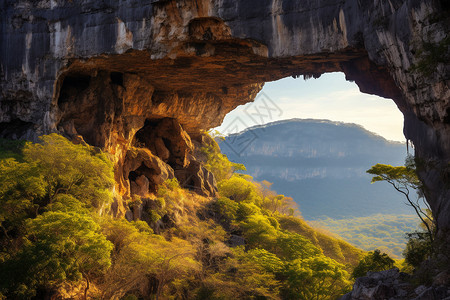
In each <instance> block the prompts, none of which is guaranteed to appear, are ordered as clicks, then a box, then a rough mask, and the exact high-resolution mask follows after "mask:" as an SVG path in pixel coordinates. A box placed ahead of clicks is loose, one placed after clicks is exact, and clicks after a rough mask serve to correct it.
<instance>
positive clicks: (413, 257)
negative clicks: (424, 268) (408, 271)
mask: <svg viewBox="0 0 450 300" xmlns="http://www.w3.org/2000/svg"><path fill="white" fill-rule="evenodd" d="M406 236H407V238H408V242H407V243H406V248H405V250H404V251H403V256H404V257H405V261H406V262H407V263H408V264H410V265H411V266H413V267H415V268H417V267H419V266H420V264H421V263H422V262H423V261H425V260H426V259H428V258H429V257H430V255H431V253H432V247H431V241H430V237H429V235H428V234H426V233H424V232H413V233H407V234H406Z"/></svg>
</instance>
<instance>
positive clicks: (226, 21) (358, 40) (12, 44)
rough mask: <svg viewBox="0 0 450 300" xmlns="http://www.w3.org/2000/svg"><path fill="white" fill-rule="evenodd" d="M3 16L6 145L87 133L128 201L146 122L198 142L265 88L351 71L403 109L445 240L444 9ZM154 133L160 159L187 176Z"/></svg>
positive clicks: (409, 3)
mask: <svg viewBox="0 0 450 300" xmlns="http://www.w3.org/2000/svg"><path fill="white" fill-rule="evenodd" d="M0 16H1V21H0V58H1V59H0V64H1V65H0V86H1V91H0V136H2V137H10V138H21V137H25V138H29V139H34V138H35V137H36V136H37V135H39V134H43V133H49V132H54V131H58V132H61V133H63V134H66V135H68V136H75V135H82V136H83V137H84V139H85V140H86V141H87V142H88V143H90V144H93V145H96V146H99V147H102V148H104V149H106V150H107V151H109V152H110V153H112V154H113V155H114V158H115V161H116V164H117V168H116V169H117V171H116V173H117V174H116V176H117V180H118V181H119V182H120V181H124V182H122V183H120V184H119V185H120V188H119V191H120V193H121V194H122V195H125V194H127V193H128V192H129V188H128V187H127V186H128V185H129V180H130V179H131V178H134V179H136V180H137V178H138V177H139V176H141V175H142V174H141V175H139V174H134V173H133V174H134V175H132V176H131V177H128V178H127V177H124V176H123V174H124V170H123V168H124V164H125V165H127V164H126V163H125V161H126V157H127V153H128V151H129V149H130V148H131V147H132V146H135V144H134V143H135V142H136V139H135V134H136V133H137V132H138V131H139V130H140V129H141V128H143V127H145V125H146V124H149V123H152V122H153V123H154V122H162V121H163V119H165V118H170V119H176V121H177V122H178V123H179V124H180V126H181V129H177V130H178V132H179V133H180V132H182V131H180V130H185V131H186V132H187V134H188V135H190V136H191V137H192V138H193V139H196V138H197V137H198V136H199V132H200V130H202V129H208V128H211V127H214V126H216V125H218V124H220V122H221V120H222V118H223V117H224V116H225V114H226V113H227V112H229V111H230V110H232V109H233V108H234V107H236V106H237V105H239V104H243V103H246V102H249V101H252V99H253V98H254V97H255V95H256V93H257V92H258V91H259V90H260V89H261V87H262V84H263V83H264V82H266V81H272V80H277V79H280V78H282V77H286V76H297V75H301V74H304V75H313V76H319V75H320V74H322V73H324V72H331V71H343V72H344V73H345V74H346V76H347V79H348V80H354V81H355V82H356V83H357V84H358V85H359V87H360V89H361V90H362V91H363V92H366V93H372V94H377V95H379V96H383V97H387V98H391V99H393V100H394V101H395V103H396V104H397V106H398V107H399V109H400V110H401V111H402V112H403V114H404V116H405V127H404V128H405V129H404V132H405V136H406V137H407V138H408V139H410V140H411V141H412V142H413V143H414V145H415V149H416V156H417V157H418V158H419V159H420V160H421V161H422V162H423V164H422V170H421V173H420V176H421V178H422V180H423V181H424V183H425V185H426V187H427V191H426V193H427V198H428V201H429V202H430V205H431V207H432V209H433V212H434V215H435V217H436V219H437V221H438V225H439V230H440V232H441V234H442V236H443V235H444V232H445V231H448V230H450V190H449V186H448V182H449V180H450V179H449V178H450V168H449V162H450V106H449V102H450V91H449V89H448V84H449V78H450V72H449V70H450V66H449V63H448V61H449V44H450V38H449V36H448V31H449V5H448V3H447V2H446V1H443V0H441V1H438V0H423V1H419V0H390V1H380V0H373V1H359V0H326V1H318V0H305V1H291V0H259V1H246V0H210V1H206V0H180V1H174V0H172V1H168V0H160V1H158V0H149V1H141V0H125V1H96V0H84V1H66V0H41V1H31V0H19V1H12V0H1V1H0ZM154 137H155V139H154V143H155V146H153V147H154V151H162V152H161V154H158V155H157V156H158V157H159V159H160V160H161V161H162V162H163V163H165V164H168V165H171V164H172V165H171V166H170V167H171V168H172V169H174V168H175V169H176V168H181V169H183V168H184V169H186V168H188V166H189V165H190V164H187V163H186V164H184V165H183V166H182V167H180V164H179V160H177V157H178V159H179V158H180V157H179V156H177V155H175V154H174V153H172V152H171V151H172V150H171V149H169V148H170V146H168V145H169V143H166V144H164V145H163V144H161V140H162V141H164V139H163V137H162V136H158V135H154ZM157 140H158V142H157ZM156 143H159V146H156V145H157V144H156ZM186 145H187V144H186ZM163 146H164V147H163ZM178 146H180V145H178ZM178 146H177V147H176V148H177V149H178V150H180V149H179V147H178ZM156 147H159V150H156ZM183 147H184V146H183ZM186 147H187V148H185V150H186V149H188V148H189V147H188V146H186ZM166 150H167V151H169V153H167V151H166ZM178 150H176V151H178ZM173 151H175V148H174V149H173ZM152 153H153V151H152ZM158 153H159V152H158ZM152 155H156V154H155V153H153V154H152ZM186 155H188V153H187V154H186ZM164 159H166V160H167V163H166V162H164ZM145 161H147V162H148V164H147V163H145ZM149 161H153V163H155V164H158V165H159V164H160V162H159V161H157V163H156V160H155V159H151V158H150V157H148V158H145V159H143V160H142V162H143V163H144V165H147V167H148V166H149V165H151V164H150V163H149ZM188 161H189V162H190V160H189V159H188ZM175 162H176V163H175ZM153 163H152V164H153ZM194 165H195V163H194V164H193V166H194ZM138 167H139V166H138ZM192 168H194V167H192ZM199 168H200V167H199V166H197V167H195V168H194V169H196V170H197V171H199V170H200V169H201V168H200V169H199ZM134 171H135V170H131V171H130V172H134ZM152 172H153V171H152ZM167 174H171V173H170V172H168V173H167ZM135 175H136V176H137V175H139V176H137V177H134V176H135ZM128 176H129V174H128ZM202 176H203V175H202ZM150 177H151V176H150V175H148V178H150ZM200 177H201V176H200V175H199V176H198V178H200ZM204 177H208V176H204ZM148 180H150V179H148ZM144 181H145V180H144ZM127 182H128V183H127ZM136 182H137V181H136ZM142 184H147V183H142Z"/></svg>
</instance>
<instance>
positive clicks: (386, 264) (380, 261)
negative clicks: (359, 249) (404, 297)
mask: <svg viewBox="0 0 450 300" xmlns="http://www.w3.org/2000/svg"><path fill="white" fill-rule="evenodd" d="M394 263H395V262H394V260H393V259H392V258H390V257H389V255H387V254H386V253H383V254H381V252H380V250H378V249H377V250H375V251H373V252H369V253H368V254H367V255H366V256H365V257H364V258H363V259H361V261H360V262H359V264H358V265H357V266H356V267H355V269H354V270H353V273H352V277H353V278H357V277H363V276H366V274H367V272H369V271H372V272H379V271H384V270H389V269H392V268H393V267H394Z"/></svg>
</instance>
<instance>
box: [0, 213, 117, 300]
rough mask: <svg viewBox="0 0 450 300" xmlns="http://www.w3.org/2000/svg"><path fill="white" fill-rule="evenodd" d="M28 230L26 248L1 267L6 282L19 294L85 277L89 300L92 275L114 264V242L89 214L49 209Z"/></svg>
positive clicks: (28, 226)
mask: <svg viewBox="0 0 450 300" xmlns="http://www.w3.org/2000/svg"><path fill="white" fill-rule="evenodd" d="M26 229H27V234H26V236H25V239H24V246H23V248H22V250H21V251H20V252H19V253H18V254H17V255H15V256H14V257H12V259H10V260H8V261H6V262H4V263H3V264H2V265H1V267H0V270H1V272H0V274H1V275H0V277H1V279H2V280H1V283H2V285H6V288H7V289H9V290H10V292H11V293H13V294H15V296H20V294H22V296H24V295H27V294H28V295H30V294H33V293H34V291H35V289H36V288H39V287H43V288H46V289H52V288H55V287H57V286H58V285H59V284H61V283H63V282H66V283H67V282H77V281H78V280H80V279H84V280H85V281H86V288H85V294H84V297H85V299H86V297H87V292H88V289H89V287H90V279H91V277H92V276H93V275H97V274H99V273H102V272H104V271H105V270H106V269H107V268H108V267H109V266H110V265H111V260H110V252H111V250H112V248H113V245H112V243H110V242H109V241H108V240H106V238H105V236H104V235H102V234H101V233H100V227H99V225H98V224H97V223H96V222H95V221H94V220H93V219H92V218H91V217H90V216H89V215H87V214H79V213H75V212H61V211H54V212H46V213H44V214H42V215H40V216H38V217H37V218H35V219H29V220H27V222H26Z"/></svg>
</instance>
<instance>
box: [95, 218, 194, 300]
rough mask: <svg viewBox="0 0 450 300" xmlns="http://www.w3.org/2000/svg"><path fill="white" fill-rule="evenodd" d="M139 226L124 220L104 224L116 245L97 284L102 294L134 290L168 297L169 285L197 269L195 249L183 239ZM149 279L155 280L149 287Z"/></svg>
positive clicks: (190, 274)
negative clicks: (109, 262) (109, 264)
mask: <svg viewBox="0 0 450 300" xmlns="http://www.w3.org/2000/svg"><path fill="white" fill-rule="evenodd" d="M139 227H142V226H141V225H139V223H136V224H133V223H129V222H127V221H124V220H121V221H114V222H112V223H110V222H107V223H105V224H104V234H105V235H106V236H107V237H108V239H109V240H111V241H112V242H113V244H114V245H115V248H114V251H113V255H112V257H113V264H112V267H111V268H110V269H109V270H108V272H107V273H106V275H105V276H104V278H103V282H102V283H101V284H100V286H101V289H102V290H103V297H104V298H107V299H110V298H120V297H123V296H124V295H125V294H126V293H127V292H129V291H133V290H138V291H140V293H141V294H142V295H143V296H145V297H150V296H152V295H153V296H154V297H156V299H160V298H167V297H168V294H167V293H168V291H166V288H167V287H168V286H171V287H173V286H174V285H176V283H177V280H183V279H186V278H189V277H190V276H192V275H193V274H195V273H197V272H199V270H200V264H199V262H198V261H196V260H195V254H196V251H195V249H194V247H193V246H192V245H191V244H190V243H188V242H187V241H186V240H182V239H179V238H176V237H173V238H172V239H171V240H170V241H167V240H166V239H164V238H163V237H162V236H159V235H155V234H152V233H151V232H150V231H149V228H147V229H145V227H144V228H143V229H144V230H142V228H141V229H140V228H139ZM149 279H152V280H153V282H154V289H151V290H150V291H149V290H148V285H149Z"/></svg>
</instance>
